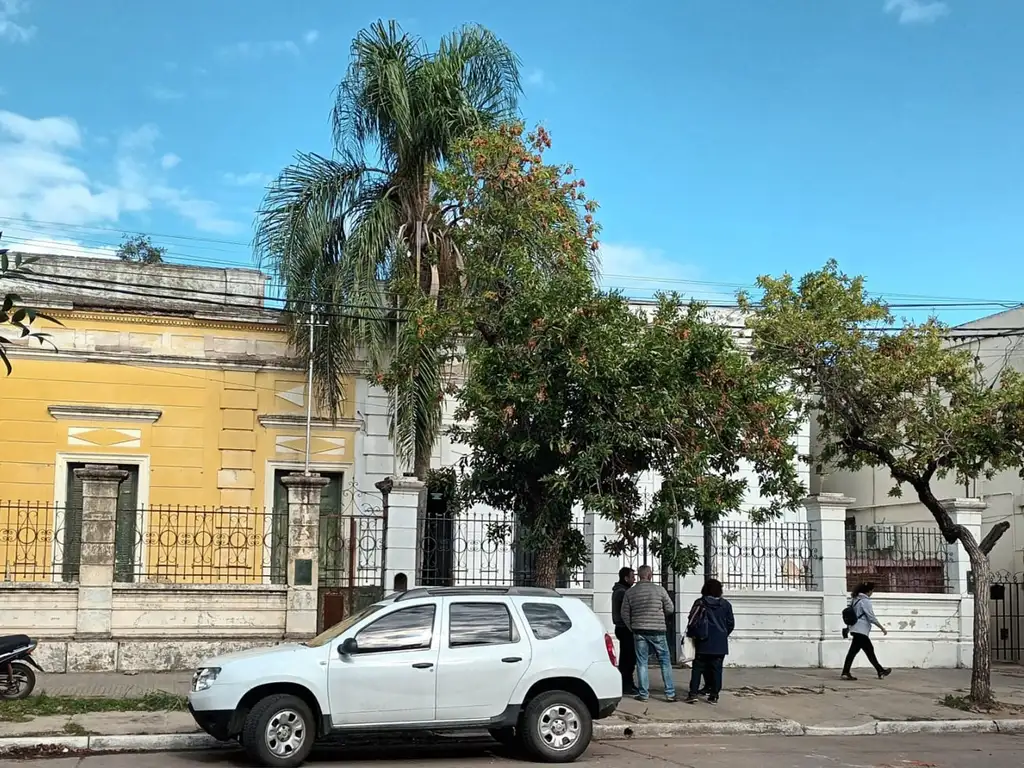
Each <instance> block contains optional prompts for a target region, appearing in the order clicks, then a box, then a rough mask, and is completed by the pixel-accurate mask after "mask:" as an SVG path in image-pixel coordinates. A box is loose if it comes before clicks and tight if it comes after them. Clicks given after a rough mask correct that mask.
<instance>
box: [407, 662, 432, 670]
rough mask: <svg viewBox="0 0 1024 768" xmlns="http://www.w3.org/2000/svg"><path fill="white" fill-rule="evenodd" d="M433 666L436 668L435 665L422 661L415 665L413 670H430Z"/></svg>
mask: <svg viewBox="0 0 1024 768" xmlns="http://www.w3.org/2000/svg"><path fill="white" fill-rule="evenodd" d="M432 666H434V665H433V664H432V663H430V662H429V661H421V662H419V663H418V664H413V665H412V668H413V669H430V668H431V667H432Z"/></svg>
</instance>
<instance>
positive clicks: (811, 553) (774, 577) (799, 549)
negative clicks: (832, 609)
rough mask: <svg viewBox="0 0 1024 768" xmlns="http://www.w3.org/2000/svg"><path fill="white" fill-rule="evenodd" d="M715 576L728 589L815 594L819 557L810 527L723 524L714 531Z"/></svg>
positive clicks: (713, 569) (783, 524)
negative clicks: (815, 572)
mask: <svg viewBox="0 0 1024 768" xmlns="http://www.w3.org/2000/svg"><path fill="white" fill-rule="evenodd" d="M712 533H713V536H712V548H711V554H712V561H711V562H712V572H713V573H714V574H715V577H716V578H717V579H719V580H720V581H721V582H722V584H723V585H725V587H726V588H731V589H761V590H803V591H807V590H813V589H815V588H816V587H817V585H816V583H815V579H814V561H815V560H816V559H818V558H819V557H820V554H819V553H818V550H817V548H816V547H815V543H814V532H813V529H812V527H811V525H810V524H809V523H769V524H765V525H758V524H756V523H750V522H721V523H718V524H717V525H715V526H714V528H713V530H712Z"/></svg>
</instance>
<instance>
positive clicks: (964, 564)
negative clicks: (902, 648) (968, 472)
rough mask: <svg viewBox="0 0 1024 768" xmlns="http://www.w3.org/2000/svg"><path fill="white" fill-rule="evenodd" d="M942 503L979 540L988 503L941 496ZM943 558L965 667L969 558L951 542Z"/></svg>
mask: <svg viewBox="0 0 1024 768" xmlns="http://www.w3.org/2000/svg"><path fill="white" fill-rule="evenodd" d="M941 503H942V506H943V507H944V508H945V509H946V511H947V512H949V515H950V517H952V518H953V522H954V523H955V524H956V525H962V526H964V527H965V528H966V529H967V530H969V531H970V532H971V534H972V535H973V536H974V539H975V541H979V542H980V541H981V514H982V512H984V511H985V510H986V509H987V508H988V504H986V503H985V502H983V501H982V500H981V499H943V500H942V502H941ZM949 555H950V556H949V558H948V559H947V560H946V583H947V584H948V585H949V591H950V593H951V594H954V595H959V596H960V623H959V632H958V635H959V637H958V639H957V646H956V658H957V666H958V667H964V668H968V667H970V666H971V665H972V663H973V656H974V595H973V594H971V593H970V591H969V589H970V588H969V584H970V581H971V579H970V572H971V561H970V559H969V558H968V557H967V550H965V549H964V548H963V546H962V545H960V544H956V545H951V546H950V552H949Z"/></svg>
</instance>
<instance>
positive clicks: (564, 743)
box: [522, 691, 594, 763]
mask: <svg viewBox="0 0 1024 768" xmlns="http://www.w3.org/2000/svg"><path fill="white" fill-rule="evenodd" d="M593 734H594V722H593V719H592V718H591V716H590V711H589V710H588V709H587V707H586V705H585V704H584V703H583V702H582V701H580V699H579V697H578V696H576V695H574V694H572V693H569V692H568V691H546V692H545V693H541V694H539V695H537V696H535V697H533V698H532V699H530V701H529V703H527V705H526V711H525V712H524V713H523V719H522V738H523V743H524V745H525V746H526V748H527V750H528V751H529V752H530V753H531V755H532V756H533V757H536V758H537V759H538V760H540V761H541V762H544V763H571V762H573V761H574V760H575V759H576V758H578V757H579V756H580V755H582V754H583V753H584V752H585V751H586V750H587V747H589V746H590V739H591V737H592V736H593Z"/></svg>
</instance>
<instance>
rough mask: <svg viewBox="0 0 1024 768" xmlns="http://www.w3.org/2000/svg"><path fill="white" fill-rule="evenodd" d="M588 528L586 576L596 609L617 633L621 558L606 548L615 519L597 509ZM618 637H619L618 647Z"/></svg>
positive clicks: (611, 535) (612, 632)
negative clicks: (615, 617)
mask: <svg viewBox="0 0 1024 768" xmlns="http://www.w3.org/2000/svg"><path fill="white" fill-rule="evenodd" d="M586 528H587V529H588V530H589V531H590V532H591V536H590V542H589V544H590V551H591V553H592V554H591V557H590V562H589V563H588V564H587V576H588V581H589V582H590V588H591V589H593V590H594V613H596V614H597V615H598V616H599V617H600V619H601V621H602V622H603V623H604V626H605V629H606V631H608V632H609V633H611V634H612V635H614V634H615V628H614V626H613V625H612V587H614V586H615V582H617V581H618V580H619V569H620V568H621V567H622V562H621V560H620V559H619V557H618V556H617V555H609V554H607V553H606V552H605V551H604V543H605V541H606V540H609V541H613V540H615V539H616V538H617V537H616V535H615V523H614V522H612V521H611V520H609V519H608V518H606V517H603V516H601V515H599V514H596V513H594V512H588V513H587V517H586ZM617 647H618V641H617V640H616V648H617Z"/></svg>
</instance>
